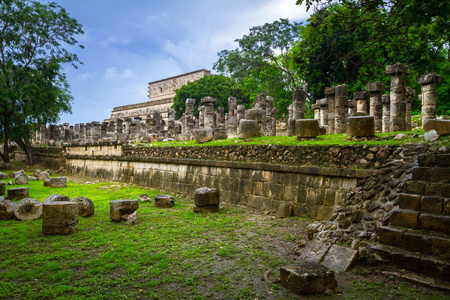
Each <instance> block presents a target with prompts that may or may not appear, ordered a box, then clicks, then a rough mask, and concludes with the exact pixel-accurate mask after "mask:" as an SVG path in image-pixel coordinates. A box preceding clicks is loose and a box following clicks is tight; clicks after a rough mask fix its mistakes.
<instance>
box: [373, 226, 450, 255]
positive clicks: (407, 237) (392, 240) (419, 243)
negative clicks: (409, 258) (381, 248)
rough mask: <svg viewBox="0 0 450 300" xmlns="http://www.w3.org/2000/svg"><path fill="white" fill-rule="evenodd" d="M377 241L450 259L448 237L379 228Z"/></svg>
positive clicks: (389, 227)
mask: <svg viewBox="0 0 450 300" xmlns="http://www.w3.org/2000/svg"><path fill="white" fill-rule="evenodd" d="M378 241H379V242H380V243H381V244H384V245H387V246H393V247H397V248H402V249H405V250H409V251H412V252H419V253H422V254H432V255H438V256H441V257H445V258H447V259H450V235H446V234H439V233H430V232H427V231H421V230H411V229H405V228H402V227H393V226H381V227H379V228H378Z"/></svg>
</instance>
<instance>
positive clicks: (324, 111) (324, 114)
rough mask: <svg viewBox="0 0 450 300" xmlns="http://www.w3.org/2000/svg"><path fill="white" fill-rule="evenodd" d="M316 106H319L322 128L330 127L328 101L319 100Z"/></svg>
mask: <svg viewBox="0 0 450 300" xmlns="http://www.w3.org/2000/svg"><path fill="white" fill-rule="evenodd" d="M316 104H317V105H318V106H319V109H320V112H319V125H320V126H328V100H327V99H326V98H325V99H319V100H317V101H316Z"/></svg>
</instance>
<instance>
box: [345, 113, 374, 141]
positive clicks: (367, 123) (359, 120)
mask: <svg viewBox="0 0 450 300" xmlns="http://www.w3.org/2000/svg"><path fill="white" fill-rule="evenodd" d="M347 134H348V135H349V136H354V137H370V136H374V135H375V123H374V117H371V116H355V117H348V118H347Z"/></svg>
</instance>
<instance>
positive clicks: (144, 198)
mask: <svg viewBox="0 0 450 300" xmlns="http://www.w3.org/2000/svg"><path fill="white" fill-rule="evenodd" d="M138 200H139V201H141V202H149V203H151V202H152V197H150V196H149V195H147V194H142V195H140V196H139V198H138Z"/></svg>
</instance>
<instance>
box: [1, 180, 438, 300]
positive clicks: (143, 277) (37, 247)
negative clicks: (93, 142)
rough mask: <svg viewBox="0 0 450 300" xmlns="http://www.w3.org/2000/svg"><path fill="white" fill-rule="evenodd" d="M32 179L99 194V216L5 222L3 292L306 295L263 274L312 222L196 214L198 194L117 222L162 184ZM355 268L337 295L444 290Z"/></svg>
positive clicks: (33, 189) (233, 211) (5, 295)
mask: <svg viewBox="0 0 450 300" xmlns="http://www.w3.org/2000/svg"><path fill="white" fill-rule="evenodd" d="M3 181H4V182H6V181H8V180H3ZM77 182H79V180H77ZM83 182H84V181H83ZM27 186H28V187H29V188H30V196H31V197H32V198H37V199H39V200H41V201H43V200H44V199H45V198H46V197H47V196H48V195H50V194H53V193H59V194H63V195H67V196H69V197H70V198H74V197H78V196H86V197H89V198H90V199H91V200H92V201H93V202H94V204H95V215H94V216H92V217H89V218H80V220H79V230H78V231H77V232H76V233H74V234H71V235H67V236H44V235H43V234H42V228H41V226H42V220H41V219H37V220H34V221H16V220H11V221H0V299H56V298H57V299H87V298H89V299H127V298H128V299H256V298H258V299H299V297H298V296H297V295H295V294H293V293H291V292H289V291H287V290H286V289H284V288H283V287H281V286H280V285H279V284H267V283H266V282H264V281H263V280H262V275H263V274H264V272H265V271H266V270H267V269H269V268H272V269H273V272H272V274H273V275H271V280H273V279H275V278H276V276H278V275H279V268H280V266H283V265H287V264H295V263H296V262H295V261H294V258H295V257H296V254H295V252H294V250H293V249H294V248H295V245H296V244H297V242H298V241H299V240H300V239H302V238H304V237H305V235H306V232H305V226H306V224H307V223H308V222H309V220H306V219H301V218H289V219H276V218H274V217H271V216H269V215H264V214H261V213H253V212H251V211H244V210H243V209H239V208H232V207H226V208H222V209H221V211H220V213H218V214H211V215H204V214H195V213H194V212H193V202H192V201H190V200H183V199H181V198H179V197H177V198H176V201H175V203H176V205H175V206H174V207H173V208H171V209H159V208H155V207H154V206H153V203H144V204H143V203H140V207H139V210H138V213H139V220H138V223H137V224H135V225H127V224H124V223H115V222H112V221H111V220H110V218H109V201H110V200H118V199H137V198H138V196H139V195H140V194H142V193H148V194H150V195H151V196H152V198H153V197H154V195H155V194H157V192H156V191H149V190H145V189H144V188H142V187H138V186H132V185H127V184H123V183H114V182H113V183H111V182H105V183H101V182H98V183H93V184H84V183H75V182H73V181H69V182H68V187H67V188H48V187H43V183H42V181H37V182H30V183H29V184H28V185H27ZM11 187H16V186H11ZM366 273H367V272H365V273H364V276H366ZM350 275H351V276H356V277H354V278H353V277H342V278H340V279H339V280H340V288H341V289H342V291H343V293H342V294H338V295H335V296H334V298H355V296H356V298H355V299H363V298H361V297H366V296H367V297H370V298H372V299H385V298H389V297H391V296H395V297H396V298H398V296H397V293H398V291H399V290H398V287H402V288H403V289H407V290H408V293H407V294H406V295H411V296H412V298H411V299H424V298H433V297H435V296H434V295H432V294H427V293H425V292H422V291H416V290H414V289H411V288H410V287H409V285H407V284H404V283H401V284H397V283H396V284H395V288H393V287H392V285H391V286H389V284H387V285H385V284H382V283H379V282H380V280H379V279H378V280H376V282H378V283H377V284H374V283H373V282H372V280H371V279H365V280H360V279H361V278H360V276H359V275H358V273H350ZM343 276H344V275H343ZM345 276H347V275H345ZM386 280H387V281H388V279H386ZM373 287H376V289H375V288H373ZM411 290H412V291H411Z"/></svg>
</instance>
